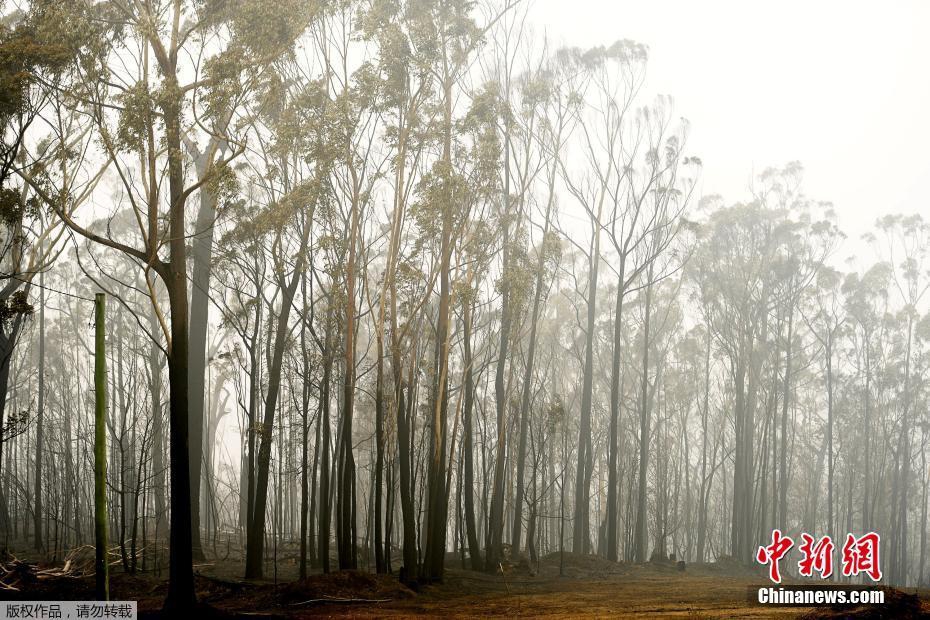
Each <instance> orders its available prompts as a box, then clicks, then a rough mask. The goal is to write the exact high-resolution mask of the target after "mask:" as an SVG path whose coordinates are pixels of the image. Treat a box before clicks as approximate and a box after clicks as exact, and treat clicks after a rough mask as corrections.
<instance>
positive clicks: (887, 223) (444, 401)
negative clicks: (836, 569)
mask: <svg viewBox="0 0 930 620" xmlns="http://www.w3.org/2000/svg"><path fill="white" fill-rule="evenodd" d="M0 14H2V24H0V124H2V141H0V252H2V255H0V265H2V268H0V540H2V543H0V546H2V547H3V549H4V550H5V552H4V553H5V554H7V555H6V557H8V558H9V557H13V556H14V555H15V556H16V557H30V558H41V561H42V562H46V563H48V564H49V565H53V564H56V563H57V565H61V564H62V563H65V566H71V567H73V566H74V565H75V564H76V562H77V560H76V559H75V558H77V557H79V552H81V550H82V549H83V550H85V551H86V550H87V549H88V548H89V549H90V550H91V551H90V553H91V556H93V555H94V553H95V551H94V548H95V545H96V558H97V573H98V576H99V575H101V573H102V574H106V572H107V571H101V570H100V567H101V565H100V563H99V562H100V561H101V558H103V562H104V563H105V564H106V565H109V568H108V571H109V575H110V578H112V579H117V575H118V574H125V575H130V576H135V575H149V576H150V577H151V578H152V579H157V580H159V581H165V582H166V587H165V590H164V592H162V591H161V590H160V591H159V592H160V594H159V597H161V598H163V603H164V606H165V609H167V610H179V609H188V608H190V607H192V606H194V605H195V604H197V600H198V598H201V599H202V598H203V595H202V591H203V588H202V587H200V586H198V585H197V583H198V579H200V578H201V574H202V573H208V572H209V570H210V569H209V568H204V567H218V566H223V567H224V571H225V572H224V573H223V575H225V577H224V579H227V580H228V581H233V580H236V581H237V582H238V581H239V580H242V582H243V583H246V582H255V583H266V582H268V581H270V580H274V583H278V582H279V581H295V580H296V581H300V580H303V581H306V580H308V579H311V581H312V578H315V577H314V576H316V575H320V574H323V575H328V574H338V573H341V572H346V571H349V574H366V575H367V574H374V575H375V576H376V577H377V579H379V581H377V583H379V584H386V583H388V580H391V581H392V582H398V583H399V584H401V585H403V586H404V587H408V588H410V589H411V592H413V591H416V590H419V589H429V588H431V587H441V584H443V582H444V581H445V582H448V581H450V580H455V579H463V578H464V577H461V576H462V575H470V574H473V573H483V574H484V576H483V577H481V578H482V579H488V580H493V579H497V580H500V579H505V578H506V576H507V575H511V574H516V572H519V571H521V570H522V571H524V572H525V573H526V574H527V575H529V576H534V575H537V574H538V573H544V572H545V566H547V564H546V563H547V562H548V563H549V564H548V566H550V567H553V566H554V567H557V568H553V569H552V570H557V571H558V574H559V575H563V574H564V573H565V571H566V567H567V566H568V565H569V564H570V562H571V561H575V562H580V561H582V559H585V558H587V559H589V560H590V561H591V562H595V561H596V562H599V564H597V566H603V567H607V568H605V569H604V570H607V571H609V570H613V569H611V568H610V567H611V566H617V567H634V568H635V567H636V566H638V565H648V564H670V565H676V564H678V565H680V566H679V568H680V569H681V570H685V566H688V569H687V570H689V571H690V570H691V568H690V567H691V566H692V565H694V566H695V567H699V566H708V567H711V566H727V567H730V568H729V569H728V570H733V571H741V570H742V571H746V574H753V575H757V573H754V572H752V571H756V570H757V569H759V566H758V565H757V563H756V559H755V558H756V550H757V549H758V548H759V546H760V545H766V544H768V543H769V542H770V541H771V538H772V530H774V529H780V530H781V531H783V532H785V533H791V535H792V536H794V537H795V539H796V540H799V538H798V537H799V535H800V532H809V533H811V534H813V535H815V536H823V535H830V536H831V537H832V539H833V540H834V541H837V549H839V548H840V546H841V545H842V541H843V540H844V539H845V537H846V535H847V533H854V534H856V535H861V534H864V533H866V532H873V531H874V532H877V533H879V534H880V535H881V564H882V572H883V574H884V578H883V582H884V583H885V584H886V585H892V586H896V587H899V588H910V589H911V590H914V589H915V588H927V587H928V585H930V565H928V562H927V559H928V558H930V549H928V541H927V535H928V514H927V511H928V499H930V498H928V490H930V465H928V456H930V455H928V453H930V417H928V398H930V390H928V388H930V293H928V289H930V217H927V218H925V217H922V215H921V213H920V212H921V210H922V209H923V210H924V215H928V216H930V212H928V211H927V210H926V209H927V207H926V205H913V206H912V207H911V208H910V210H909V211H904V212H900V213H899V212H895V211H893V210H890V209H886V208H884V207H883V206H882V205H876V206H875V212H874V216H873V217H872V219H873V220H874V225H873V226H872V229H871V231H870V232H869V233H868V234H867V235H866V236H865V237H863V238H861V239H860V238H853V237H847V235H846V234H844V231H843V227H842V222H841V221H840V217H839V215H838V212H840V213H841V209H840V208H839V207H837V208H834V205H833V204H832V203H830V202H829V201H828V200H827V199H828V198H829V197H810V196H808V195H807V194H806V192H805V184H804V177H805V174H804V168H803V167H802V164H801V163H799V162H796V161H792V162H787V163H777V164H773V165H770V166H767V167H763V168H759V170H761V172H758V173H757V174H756V175H755V177H754V178H753V179H752V180H751V182H749V183H747V185H746V188H745V192H744V193H743V194H742V195H736V196H725V197H724V196H720V195H715V194H708V193H705V192H704V191H703V189H702V183H701V178H702V171H703V169H704V166H705V165H708V166H710V165H713V164H712V162H704V161H702V159H701V157H700V153H694V152H692V151H691V149H690V147H689V140H688V138H689V131H690V127H689V123H688V121H687V120H686V118H684V117H683V115H686V114H687V110H680V109H678V108H676V106H675V102H674V101H673V99H672V97H671V96H667V95H658V96H653V95H651V94H650V95H648V96H647V95H645V94H644V93H645V92H646V91H647V83H648V79H647V65H648V63H649V59H650V53H651V50H650V48H649V47H648V46H647V45H645V44H643V43H640V42H637V41H635V40H631V39H625V38H618V39H617V40H615V41H592V42H591V45H590V46H589V47H584V48H582V47H569V46H563V45H560V44H559V43H558V42H557V41H554V40H551V39H549V38H548V37H547V36H546V35H545V33H544V31H543V30H542V29H539V28H535V27H533V26H532V20H533V4H532V3H530V2H528V1H527V0H497V1H495V2H483V1H482V2H478V1H475V0H67V1H60V0H28V1H27V0H22V1H13V0H6V1H5V2H3V3H0ZM618 34H619V35H620V36H622V35H623V30H622V27H618ZM100 293H103V294H104V298H105V303H104V302H103V301H102V300H101V298H99V297H97V298H95V295H97V294H100ZM104 305H105V312H101V311H102V310H104ZM104 317H105V319H104ZM104 321H105V322H104ZM101 345H102V346H103V347H105V348H95V347H100V346H101ZM101 350H103V351H105V353H104V354H103V355H102V356H101V355H100V351H101ZM95 416H96V417H95ZM95 420H96V423H95ZM101 462H103V463H105V471H101V470H100V469H99V463H101ZM95 468H97V469H95ZM101 475H102V476H103V477H102V478H100V476H101ZM101 506H103V507H104V510H103V512H101V511H100V507H101ZM101 532H104V536H105V538H104V539H103V540H107V538H106V536H107V535H108V537H109V538H108V540H109V548H108V549H102V550H101V549H100V545H99V544H98V543H99V541H100V540H101V539H100V538H99V535H100V533H101ZM95 534H96V535H97V536H98V537H96V538H95ZM37 561H39V560H37ZM586 561H587V560H586ZM634 568H628V569H627V568H623V569H622V570H634ZM617 570H621V569H620V568H618V569H617ZM696 570H697V568H696ZM515 571H516V572H515ZM782 571H783V573H785V574H788V575H791V576H793V577H797V576H798V571H797V567H796V566H793V565H792V564H791V563H790V562H788V563H787V564H786V563H784V562H783V563H782ZM0 572H3V571H0ZM91 572H92V571H91ZM758 574H764V573H758ZM382 576H383V577H382ZM359 578H361V577H359ZM478 578H479V577H474V579H478ZM528 578H529V577H528ZM217 579H219V577H217ZM373 579H374V578H373ZM0 581H2V582H3V585H4V587H6V586H9V587H13V586H10V585H9V584H10V582H9V581H8V580H5V578H0ZM757 581H758V579H757ZM97 583H98V584H99V581H98V582H97ZM114 583H115V582H114ZM463 587H464V586H463ZM98 592H99V590H98ZM18 594H19V597H18V598H31V597H30V596H29V593H28V590H27V591H25V592H22V591H20V592H19V593H18ZM162 595H163V596H162ZM739 596H742V594H740V595H739ZM14 598H16V597H14ZM58 598H67V596H65V597H58ZM307 598H312V597H309V596H308V597H307ZM161 603H162V601H161V600H160V601H159V603H158V606H159V607H160V606H161ZM355 609H356V610H357V608H355ZM580 611H581V610H577V609H576V610H575V613H579V612H580Z"/></svg>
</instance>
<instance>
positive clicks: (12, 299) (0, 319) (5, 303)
mask: <svg viewBox="0 0 930 620" xmlns="http://www.w3.org/2000/svg"><path fill="white" fill-rule="evenodd" d="M34 312H35V307H33V305H32V304H31V303H29V299H28V298H27V296H26V291H22V290H20V291H16V292H15V293H13V294H12V295H10V296H9V297H8V298H6V299H0V325H3V326H4V328H6V326H8V325H9V324H10V323H11V322H12V321H15V320H16V319H17V318H20V317H29V316H32V314H33V313H34Z"/></svg>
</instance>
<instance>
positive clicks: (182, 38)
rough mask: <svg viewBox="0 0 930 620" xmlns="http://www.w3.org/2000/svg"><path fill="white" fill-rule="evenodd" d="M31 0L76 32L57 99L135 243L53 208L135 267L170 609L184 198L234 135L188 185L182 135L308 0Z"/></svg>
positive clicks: (176, 566)
mask: <svg viewBox="0 0 930 620" xmlns="http://www.w3.org/2000/svg"><path fill="white" fill-rule="evenodd" d="M39 4H40V5H41V6H42V8H43V10H44V15H43V18H44V23H45V24H46V25H47V26H48V27H49V28H55V29H56V30H55V32H54V33H49V35H50V36H61V32H62V31H63V30H64V29H65V28H67V29H69V30H70V29H77V31H78V32H81V34H82V35H83V36H82V38H81V39H80V41H79V42H78V43H77V44H76V47H77V48H78V49H79V50H80V52H81V54H80V58H79V61H78V62H76V63H74V64H73V65H72V67H71V70H72V73H73V76H72V79H71V83H70V84H69V88H68V90H67V91H65V94H64V95H63V97H64V98H66V100H67V101H66V103H67V105H69V106H74V107H78V108H79V109H81V110H82V111H83V112H84V113H85V114H86V115H87V117H88V118H90V119H91V120H92V122H93V126H94V130H95V134H96V137H97V138H98V139H99V145H100V147H101V148H102V151H103V152H102V156H103V158H104V159H105V160H106V161H107V162H108V163H109V164H110V168H111V170H112V171H113V174H114V175H115V177H116V178H117V179H118V181H119V183H120V184H121V185H122V187H123V190H124V196H125V202H126V203H128V207H129V209H130V212H131V213H133V214H134V215H135V217H136V222H137V224H138V231H137V233H136V237H137V240H138V242H137V241H136V240H133V239H118V238H114V237H112V236H110V235H108V234H106V233H104V234H100V233H96V232H93V231H91V230H90V229H89V228H88V227H87V226H86V225H83V224H81V223H79V222H78V220H77V218H76V216H73V215H72V214H71V213H68V212H67V211H66V210H65V209H62V208H60V207H59V208H56V209H55V213H56V215H57V216H58V217H60V218H61V219H62V220H63V221H64V223H65V224H66V225H67V226H68V228H70V229H71V230H72V231H73V232H75V233H76V234H79V235H81V236H84V237H86V238H87V239H88V240H90V241H91V242H93V243H96V244H99V245H100V246H103V247H106V248H109V249H111V250H115V251H117V252H121V253H122V254H123V255H125V256H126V257H127V258H128V259H129V260H131V261H133V262H134V263H135V264H136V265H137V266H138V267H139V268H140V269H141V270H142V271H143V273H144V275H145V282H146V286H147V288H148V290H149V294H150V297H151V302H152V304H153V307H154V308H155V312H156V316H157V317H158V319H159V326H160V328H161V331H162V332H163V335H164V338H165V347H164V352H165V354H166V355H167V358H168V376H169V394H170V395H169V411H170V437H171V440H170V456H171V467H170V472H171V498H172V502H171V504H172V505H171V519H172V527H171V567H170V571H171V575H170V577H171V578H170V587H169V591H168V596H167V599H166V603H165V604H166V607H167V608H170V609H177V608H186V607H189V606H190V605H192V604H193V603H194V601H195V593H194V588H193V573H192V567H191V557H192V543H193V538H192V531H191V527H190V524H191V517H192V514H191V506H190V504H191V502H190V501H189V500H191V499H197V498H195V497H194V496H192V494H191V488H190V487H191V476H190V469H191V467H190V454H189V451H188V446H189V435H190V432H189V431H190V429H189V426H188V424H189V390H188V387H189V386H188V378H189V377H188V368H187V366H188V361H189V348H188V344H189V343H188V339H189V329H190V325H189V319H190V313H189V290H188V284H187V278H188V261H187V254H188V249H187V242H186V239H187V233H188V227H187V222H186V218H185V213H186V209H185V205H186V202H187V199H188V198H189V197H190V196H191V195H192V194H193V193H195V192H196V191H197V190H198V189H200V188H201V187H203V186H205V185H207V184H208V183H212V184H215V185H216V186H217V187H220V188H227V187H228V183H229V181H230V167H229V163H230V161H231V160H232V159H234V158H235V157H237V156H238V155H240V154H241V153H242V152H243V150H244V145H243V144H242V143H241V141H240V138H239V136H234V135H232V133H233V132H230V133H229V134H227V135H226V136H224V139H225V141H226V142H227V143H229V144H230V145H231V147H230V152H229V153H228V155H227V156H224V157H222V158H217V159H216V160H214V161H213V162H212V164H211V167H210V168H211V170H210V173H209V174H206V175H203V176H201V177H200V178H199V179H198V180H197V181H195V182H193V183H190V182H188V181H187V180H186V171H185V165H184V152H183V148H182V146H183V140H184V135H185V134H186V133H190V132H195V133H196V132H198V131H204V132H207V133H209V132H210V131H211V126H210V125H209V124H205V123H204V122H203V121H202V120H201V115H202V114H204V113H208V110H204V109H202V108H201V107H200V106H201V105H203V104H206V105H207V106H209V105H210V103H211V102H213V101H216V100H217V99H226V100H228V99H230V98H233V99H234V98H235V94H236V93H239V92H241V91H240V90H239V89H243V88H247V87H248V86H250V85H253V84H256V83H258V82H259V81H260V80H261V79H262V76H263V72H262V68H263V67H265V66H267V65H268V64H270V63H272V62H274V61H275V60H276V59H278V58H279V57H280V56H281V55H282V54H284V53H285V52H286V51H287V50H288V48H289V47H290V45H291V43H292V42H293V40H294V39H295V38H296V36H297V35H298V34H299V33H300V32H301V31H302V30H303V28H304V26H305V25H306V23H307V22H308V21H309V19H310V17H311V15H312V13H313V8H314V7H312V6H310V5H307V4H306V3H303V2H297V1H290V2H284V3H282V2H264V1H260V2H248V3H235V4H227V3H214V2H207V3H200V2H187V1H182V0H171V1H170V2H169V1H167V0H165V1H157V0H146V1H144V2H121V1H117V2H113V3H90V2H88V3H83V2H81V3H65V4H58V3H51V2H48V3H46V2H42V3H39ZM185 80H190V81H185ZM114 101H116V102H117V104H116V105H114V104H113V102H114ZM114 125H115V127H114ZM213 128H215V127H213ZM161 166H164V167H165V169H166V170H167V175H166V176H167V195H162V193H161V191H160V184H159V182H158V177H159V176H160V175H161V172H160V171H161V169H162V168H161ZM224 181H225V182H224ZM31 185H32V186H33V187H35V184H34V183H32V184H31ZM37 192H38V190H37ZM166 250H167V255H166V254H165V253H166ZM153 278H158V279H160V281H161V282H162V283H163V284H164V287H165V290H166V295H167V299H168V307H167V308H163V307H162V304H161V303H159V300H158V298H157V296H156V294H155V286H156V284H155V281H154V279H153ZM182 498H183V499H182Z"/></svg>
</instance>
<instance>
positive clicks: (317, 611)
mask: <svg viewBox="0 0 930 620" xmlns="http://www.w3.org/2000/svg"><path fill="white" fill-rule="evenodd" d="M282 564H284V566H282V570H281V573H282V574H289V573H290V572H291V569H292V567H290V566H289V563H287V562H284V563H282ZM447 565H450V566H452V567H450V568H448V569H447V571H446V577H445V579H444V580H443V583H441V584H432V585H428V586H421V587H419V588H418V591H416V592H415V591H413V590H411V589H409V588H407V587H405V586H403V585H401V584H400V583H399V582H398V580H397V578H396V577H395V576H390V575H374V574H371V573H366V572H345V573H333V574H330V575H313V576H311V577H310V578H308V579H307V580H306V581H303V582H299V581H289V582H284V581H279V582H278V583H274V581H272V580H265V581H259V582H246V581H243V580H241V579H239V578H238V575H241V565H238V563H230V562H226V563H222V564H219V565H211V564H206V565H202V566H200V567H199V568H198V576H197V592H198V598H199V600H200V601H201V604H202V607H203V608H202V610H201V613H199V614H198V615H199V616H200V619H199V620H207V619H209V618H320V617H339V618H386V617H387V618H405V617H453V618H474V617H534V618H539V617H548V618H579V617H592V618H617V617H627V618H796V617H805V618H930V598H928V597H927V596H926V595H927V594H928V593H926V592H922V593H921V597H920V598H918V597H917V596H913V595H910V594H904V593H900V592H897V591H889V594H888V595H887V602H886V604H885V605H884V606H881V607H872V608H860V609H856V608H853V609H850V608H848V607H847V608H844V609H842V610H830V609H828V608H799V607H772V606H762V605H759V604H757V603H755V602H754V600H752V599H750V594H751V593H752V594H754V591H755V590H754V588H758V587H759V586H762V585H767V579H766V578H765V577H764V575H762V574H756V573H752V572H748V571H746V569H744V568H742V567H739V566H736V565H731V564H727V563H714V564H703V565H691V566H688V567H686V569H685V570H684V571H683V572H682V571H679V570H678V569H677V567H676V566H675V565H674V564H671V563H668V564H647V565H630V564H623V563H620V564H615V563H611V562H607V561H606V560H603V559H600V558H597V557H593V556H575V555H573V554H566V556H565V558H564V564H563V572H564V575H562V576H560V574H559V565H560V558H559V555H558V554H552V555H551V556H549V557H547V558H543V559H542V560H541V561H540V563H539V565H538V566H534V567H533V568H532V569H531V568H529V567H527V566H525V565H524V566H520V567H507V568H505V570H504V572H503V573H500V572H499V573H498V574H496V575H492V574H486V573H480V572H473V571H467V570H462V569H461V568H455V567H457V566H460V562H458V561H457V559H453V558H451V557H450V560H449V562H447ZM7 566H9V564H8V565H7ZM237 569H238V570H237ZM279 577H280V575H279ZM5 582H6V583H13V584H14V587H16V588H17V590H9V589H7V590H0V600H56V599H57V600H87V599H91V598H93V585H94V583H93V576H91V575H83V576H62V575H54V574H47V573H43V566H42V565H30V564H24V565H22V566H19V567H18V568H16V572H15V574H13V575H10V574H9V573H8V575H7V578H6V579H5ZM165 591H166V583H165V582H164V580H163V579H159V578H156V577H154V576H152V575H145V576H143V575H136V576H131V575H128V574H125V573H123V572H122V570H121V569H120V568H118V567H114V569H113V572H112V575H111V598H112V599H114V600H137V601H139V610H140V616H142V617H145V618H156V617H159V613H158V612H159V609H160V606H161V604H162V601H163V599H164V595H165Z"/></svg>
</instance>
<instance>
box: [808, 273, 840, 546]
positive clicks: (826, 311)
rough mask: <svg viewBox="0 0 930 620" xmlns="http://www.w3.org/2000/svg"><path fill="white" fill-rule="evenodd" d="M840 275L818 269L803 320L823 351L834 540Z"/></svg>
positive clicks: (829, 518) (829, 525)
mask: <svg viewBox="0 0 930 620" xmlns="http://www.w3.org/2000/svg"><path fill="white" fill-rule="evenodd" d="M841 282H842V274H840V273H839V272H838V271H836V270H835V269H831V268H829V267H821V268H820V269H819V270H818V273H817V279H816V285H817V290H816V291H814V292H813V297H814V299H813V304H812V305H813V308H812V309H811V313H810V314H811V316H809V317H807V316H806V317H805V321H806V322H807V324H808V327H809V328H810V330H811V333H812V334H813V335H814V338H816V340H817V341H818V342H819V343H820V346H821V347H822V349H823V359H824V382H825V383H826V391H827V428H826V431H825V434H826V438H827V455H826V458H827V535H829V536H831V537H833V538H836V530H835V525H836V522H835V520H834V506H833V499H834V485H833V480H834V467H835V458H834V450H833V444H834V418H835V413H834V394H835V372H834V363H835V356H836V350H837V340H838V339H839V338H840V335H841V334H840V330H841V329H842V327H843V324H844V323H845V321H846V317H845V312H844V307H843V298H842V295H841V290H840V284H841Z"/></svg>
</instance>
